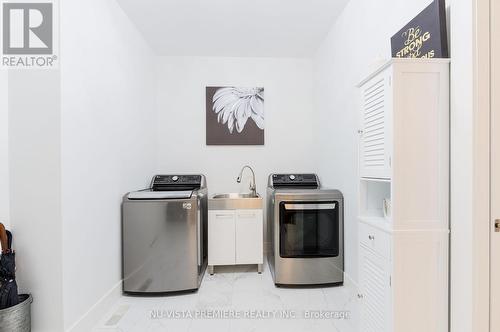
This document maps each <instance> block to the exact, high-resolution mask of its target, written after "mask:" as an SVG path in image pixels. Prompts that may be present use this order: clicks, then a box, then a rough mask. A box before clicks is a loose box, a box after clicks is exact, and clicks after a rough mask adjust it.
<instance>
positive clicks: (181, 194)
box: [127, 190, 193, 199]
mask: <svg viewBox="0 0 500 332" xmlns="http://www.w3.org/2000/svg"><path fill="white" fill-rule="evenodd" d="M192 194H193V191H192V190H183V191H133V192H131V193H129V194H128V196H127V197H128V199H179V198H191V195H192Z"/></svg>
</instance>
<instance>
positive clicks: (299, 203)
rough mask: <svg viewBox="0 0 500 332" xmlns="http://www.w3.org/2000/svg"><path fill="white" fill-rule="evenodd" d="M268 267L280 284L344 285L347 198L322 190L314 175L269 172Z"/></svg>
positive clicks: (276, 282) (340, 194)
mask: <svg viewBox="0 0 500 332" xmlns="http://www.w3.org/2000/svg"><path fill="white" fill-rule="evenodd" d="M267 200H268V201H267V226H268V232H267V234H268V237H269V242H270V243H271V245H272V247H271V250H270V251H269V252H268V263H269V267H270V270H271V274H272V276H273V280H274V283H275V284H276V285H290V286H293V285H296V286H300V285H326V284H331V285H340V284H342V283H343V281H344V198H343V196H342V193H341V192H340V191H338V190H331V189H323V188H321V187H320V183H319V179H318V176H317V175H316V174H271V175H270V176H269V182H268V188H267Z"/></svg>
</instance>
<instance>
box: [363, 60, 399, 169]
mask: <svg viewBox="0 0 500 332" xmlns="http://www.w3.org/2000/svg"><path fill="white" fill-rule="evenodd" d="M391 112H392V89H391V71H390V70H389V69H387V70H385V71H383V72H381V73H379V74H378V75H377V76H375V77H373V78H372V79H371V80H369V81H368V82H366V83H365V84H363V86H362V87H361V128H362V130H361V132H360V134H361V137H360V138H361V141H360V171H361V176H362V177H365V178H384V179H389V178H390V177H391V155H390V154H391V149H392V144H391V136H392V135H391Z"/></svg>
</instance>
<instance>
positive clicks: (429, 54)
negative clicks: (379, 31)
mask: <svg viewBox="0 0 500 332" xmlns="http://www.w3.org/2000/svg"><path fill="white" fill-rule="evenodd" d="M391 49H392V57H393V58H448V57H449V54H448V35H447V32H446V7H445V0H434V1H433V2H432V3H431V4H430V5H429V6H427V7H426V8H425V9H424V10H423V11H422V12H421V13H420V14H418V15H417V16H416V17H415V18H414V19H413V20H411V21H410V23H408V24H407V25H405V26H404V28H402V29H401V30H399V31H398V33H396V34H395V35H394V36H392V38H391Z"/></svg>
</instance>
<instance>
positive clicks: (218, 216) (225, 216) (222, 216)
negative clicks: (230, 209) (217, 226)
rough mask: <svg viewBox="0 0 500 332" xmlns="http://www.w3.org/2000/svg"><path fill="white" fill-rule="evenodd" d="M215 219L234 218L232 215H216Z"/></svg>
mask: <svg viewBox="0 0 500 332" xmlns="http://www.w3.org/2000/svg"><path fill="white" fill-rule="evenodd" d="M215 217H217V218H224V219H229V218H232V217H233V216H232V215H230V214H216V215H215Z"/></svg>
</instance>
